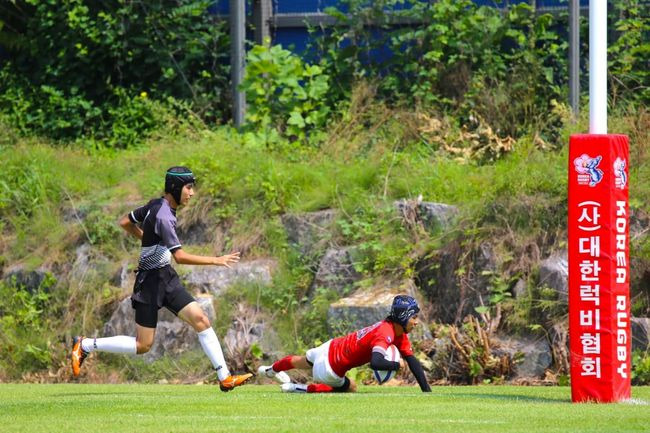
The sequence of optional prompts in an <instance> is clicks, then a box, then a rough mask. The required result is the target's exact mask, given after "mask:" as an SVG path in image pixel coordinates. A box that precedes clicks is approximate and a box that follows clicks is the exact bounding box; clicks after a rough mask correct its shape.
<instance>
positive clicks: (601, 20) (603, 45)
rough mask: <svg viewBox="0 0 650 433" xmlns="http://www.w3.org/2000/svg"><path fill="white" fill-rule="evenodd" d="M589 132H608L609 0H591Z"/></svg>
mask: <svg viewBox="0 0 650 433" xmlns="http://www.w3.org/2000/svg"><path fill="white" fill-rule="evenodd" d="M589 133H590V134H607V0H589Z"/></svg>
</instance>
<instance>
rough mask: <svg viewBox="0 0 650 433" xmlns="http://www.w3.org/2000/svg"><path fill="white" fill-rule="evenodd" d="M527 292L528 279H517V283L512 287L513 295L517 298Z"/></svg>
mask: <svg viewBox="0 0 650 433" xmlns="http://www.w3.org/2000/svg"><path fill="white" fill-rule="evenodd" d="M527 292H528V290H527V286H526V281H524V280H522V279H519V280H517V282H516V283H515V285H514V286H513V287H512V297H513V298H515V299H520V298H522V297H525V296H526V293H527Z"/></svg>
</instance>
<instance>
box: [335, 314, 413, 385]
mask: <svg viewBox="0 0 650 433" xmlns="http://www.w3.org/2000/svg"><path fill="white" fill-rule="evenodd" d="M391 344H394V345H395V347H397V349H398V350H399V352H400V354H401V355H402V356H403V357H404V356H409V355H413V349H412V348H411V341H410V340H409V337H408V335H406V333H404V334H402V335H400V336H399V337H395V329H394V328H393V323H392V322H387V321H386V320H382V321H381V322H377V323H375V324H374V325H370V326H368V327H366V328H363V329H360V330H358V331H355V332H352V333H350V334H348V335H346V336H344V337H338V338H335V339H333V340H332V342H331V343H330V351H329V361H330V365H331V367H332V370H334V373H336V374H338V375H339V376H341V377H343V376H345V373H346V372H347V371H348V370H350V369H351V368H354V367H358V366H360V365H363V364H366V363H368V362H370V358H371V357H372V349H373V348H374V347H376V346H377V347H380V348H382V349H388V346H390V345H391Z"/></svg>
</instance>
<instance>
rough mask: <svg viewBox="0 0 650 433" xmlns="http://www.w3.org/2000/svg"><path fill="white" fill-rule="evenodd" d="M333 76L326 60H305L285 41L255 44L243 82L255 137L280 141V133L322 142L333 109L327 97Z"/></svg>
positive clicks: (250, 133)
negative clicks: (324, 66) (326, 71)
mask: <svg viewBox="0 0 650 433" xmlns="http://www.w3.org/2000/svg"><path fill="white" fill-rule="evenodd" d="M328 80H329V77H328V76H327V75H325V74H323V70H322V68H321V67H320V66H318V65H309V64H305V63H303V61H302V60H301V59H300V57H298V56H296V55H295V54H292V53H291V52H290V51H287V50H285V49H283V48H282V47H281V46H280V45H274V46H272V47H270V48H269V47H266V46H264V45H256V46H254V47H253V48H252V49H251V50H250V51H249V53H248V56H247V66H246V76H245V78H244V82H243V83H242V88H243V90H244V91H245V92H246V102H247V104H248V106H247V112H246V120H247V125H246V130H247V131H248V133H247V136H248V138H249V140H250V139H253V140H255V141H260V142H261V143H262V144H264V145H266V147H269V148H273V147H274V146H277V144H278V142H279V140H280V137H286V138H288V139H289V140H290V141H299V142H301V143H307V142H313V143H317V142H318V138H319V135H322V133H321V132H320V131H319V130H320V129H322V128H323V127H324V126H325V123H326V121H327V115H328V114H329V107H328V106H327V104H324V103H323V99H325V95H327V92H328V90H329V82H328Z"/></svg>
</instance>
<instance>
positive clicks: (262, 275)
mask: <svg viewBox="0 0 650 433" xmlns="http://www.w3.org/2000/svg"><path fill="white" fill-rule="evenodd" d="M275 267H276V263H275V261H273V260H252V261H249V262H239V263H237V264H236V265H234V266H233V267H232V268H226V267H216V266H194V267H192V268H191V270H190V272H189V273H188V274H187V275H185V277H184V278H183V280H184V282H185V283H186V284H187V287H188V289H194V290H197V291H199V292H201V293H208V294H212V295H215V296H217V295H219V294H221V293H222V292H223V291H225V290H226V289H227V288H228V287H231V286H233V285H235V284H261V285H270V284H271V281H272V278H271V273H272V271H273V270H274V269H275Z"/></svg>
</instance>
